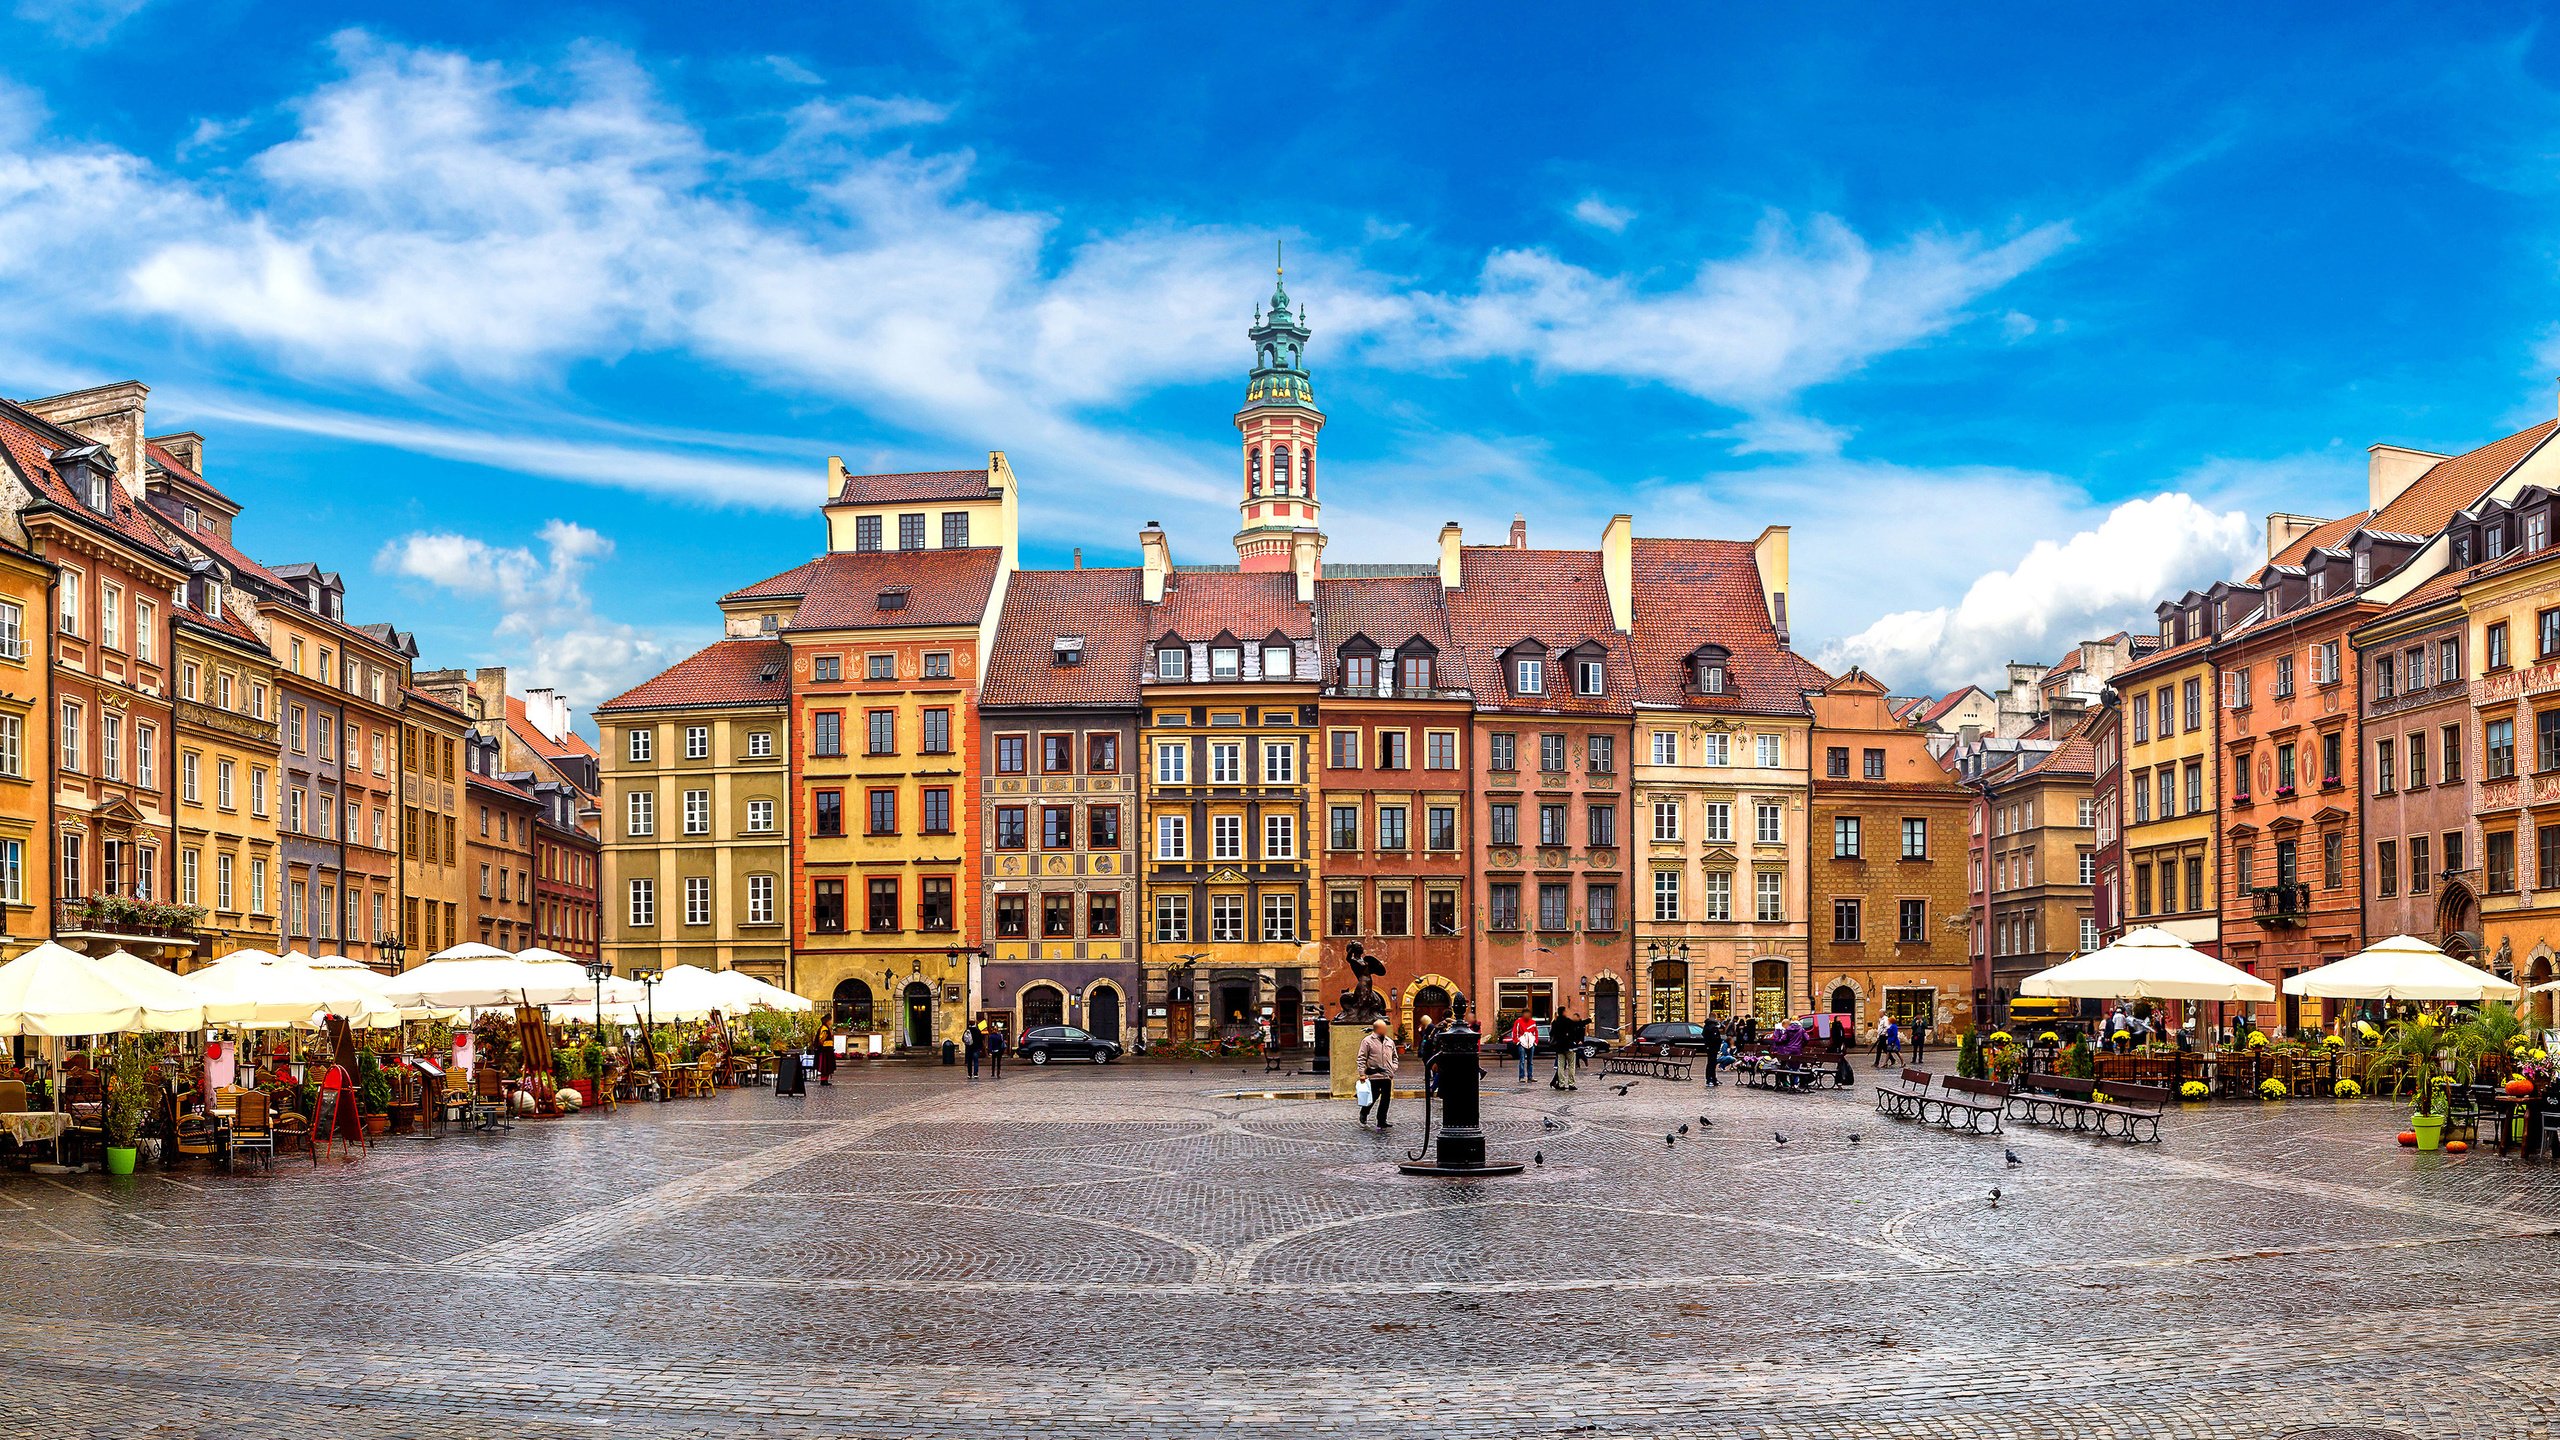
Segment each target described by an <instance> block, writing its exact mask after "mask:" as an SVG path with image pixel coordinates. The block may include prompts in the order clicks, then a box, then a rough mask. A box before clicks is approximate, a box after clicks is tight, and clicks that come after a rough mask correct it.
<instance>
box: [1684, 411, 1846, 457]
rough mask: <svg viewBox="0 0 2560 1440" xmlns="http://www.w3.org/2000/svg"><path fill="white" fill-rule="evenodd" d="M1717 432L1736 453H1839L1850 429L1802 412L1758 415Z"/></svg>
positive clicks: (1718, 437)
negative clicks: (1804, 414) (1811, 417)
mask: <svg viewBox="0 0 2560 1440" xmlns="http://www.w3.org/2000/svg"><path fill="white" fill-rule="evenodd" d="M1714 434H1715V437H1716V438H1717V439H1719V440H1731V441H1732V442H1733V453H1734V454H1736V455H1837V454H1839V453H1840V447H1841V446H1843V445H1845V444H1847V443H1849V432H1848V431H1846V430H1843V429H1841V428H1840V427H1839V426H1837V425H1829V424H1825V423H1823V422H1822V421H1820V420H1809V419H1807V418H1805V417H1804V416H1802V415H1755V416H1752V417H1751V418H1750V419H1748V420H1745V421H1743V422H1742V423H1741V424H1739V425H1736V426H1733V427H1732V428H1730V429H1725V430H1718V431H1715V432H1714Z"/></svg>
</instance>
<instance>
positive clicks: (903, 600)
mask: <svg viewBox="0 0 2560 1440" xmlns="http://www.w3.org/2000/svg"><path fill="white" fill-rule="evenodd" d="M879 603H880V608H881V609H883V610H904V609H906V608H907V587H906V586H904V585H889V586H884V587H882V588H881V591H880V602H879Z"/></svg>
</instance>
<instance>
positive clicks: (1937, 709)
mask: <svg viewBox="0 0 2560 1440" xmlns="http://www.w3.org/2000/svg"><path fill="white" fill-rule="evenodd" d="M1974 695H1980V696H1982V697H1983V698H1984V699H1986V700H1988V699H1990V698H1991V692H1989V691H1987V690H1985V689H1983V688H1982V687H1981V686H1979V685H1967V686H1965V687H1963V688H1962V689H1959V690H1950V691H1948V692H1947V693H1946V694H1944V695H1942V696H1940V697H1938V700H1937V702H1936V703H1935V704H1932V705H1931V706H1930V707H1929V708H1928V710H1927V711H1926V712H1924V713H1923V714H1922V715H1921V716H1920V718H1921V719H1922V720H1924V721H1926V722H1928V723H1929V724H1932V725H1934V724H1936V723H1938V722H1939V721H1940V720H1943V719H1945V718H1946V717H1947V712H1949V711H1951V710H1953V709H1955V708H1956V707H1957V706H1958V705H1961V704H1963V703H1964V702H1965V700H1966V699H1967V698H1968V697H1970V696H1974Z"/></svg>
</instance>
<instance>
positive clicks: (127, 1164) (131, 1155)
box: [107, 1145, 142, 1175]
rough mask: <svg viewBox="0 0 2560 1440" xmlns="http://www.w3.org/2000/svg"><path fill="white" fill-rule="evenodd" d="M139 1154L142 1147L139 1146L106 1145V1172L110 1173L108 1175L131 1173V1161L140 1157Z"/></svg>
mask: <svg viewBox="0 0 2560 1440" xmlns="http://www.w3.org/2000/svg"><path fill="white" fill-rule="evenodd" d="M141 1155H142V1149H141V1147H139V1146H135V1145H110V1146H108V1147H107V1173H108V1174H110V1175H130V1174H132V1173H133V1162H134V1161H135V1160H137V1159H139V1158H141Z"/></svg>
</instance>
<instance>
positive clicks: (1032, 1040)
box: [1013, 1025, 1120, 1065]
mask: <svg viewBox="0 0 2560 1440" xmlns="http://www.w3.org/2000/svg"><path fill="white" fill-rule="evenodd" d="M1013 1050H1014V1053H1015V1054H1017V1055H1019V1056H1021V1057H1022V1058H1023V1059H1025V1060H1028V1061H1030V1062H1031V1063H1032V1064H1034V1065H1046V1064H1048V1063H1049V1062H1050V1061H1051V1060H1053V1059H1054V1060H1090V1061H1092V1062H1093V1063H1094V1064H1096V1065H1108V1064H1110V1063H1111V1062H1112V1061H1114V1060H1117V1059H1119V1058H1120V1042H1119V1041H1117V1040H1105V1039H1103V1038H1102V1037H1101V1036H1099V1035H1096V1034H1093V1033H1091V1032H1090V1031H1085V1030H1079V1029H1077V1028H1076V1027H1074V1026H1073V1025H1043V1026H1041V1027H1039V1028H1038V1029H1036V1030H1026V1031H1024V1032H1022V1038H1021V1039H1020V1040H1019V1041H1017V1042H1015V1044H1014V1047H1013Z"/></svg>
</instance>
